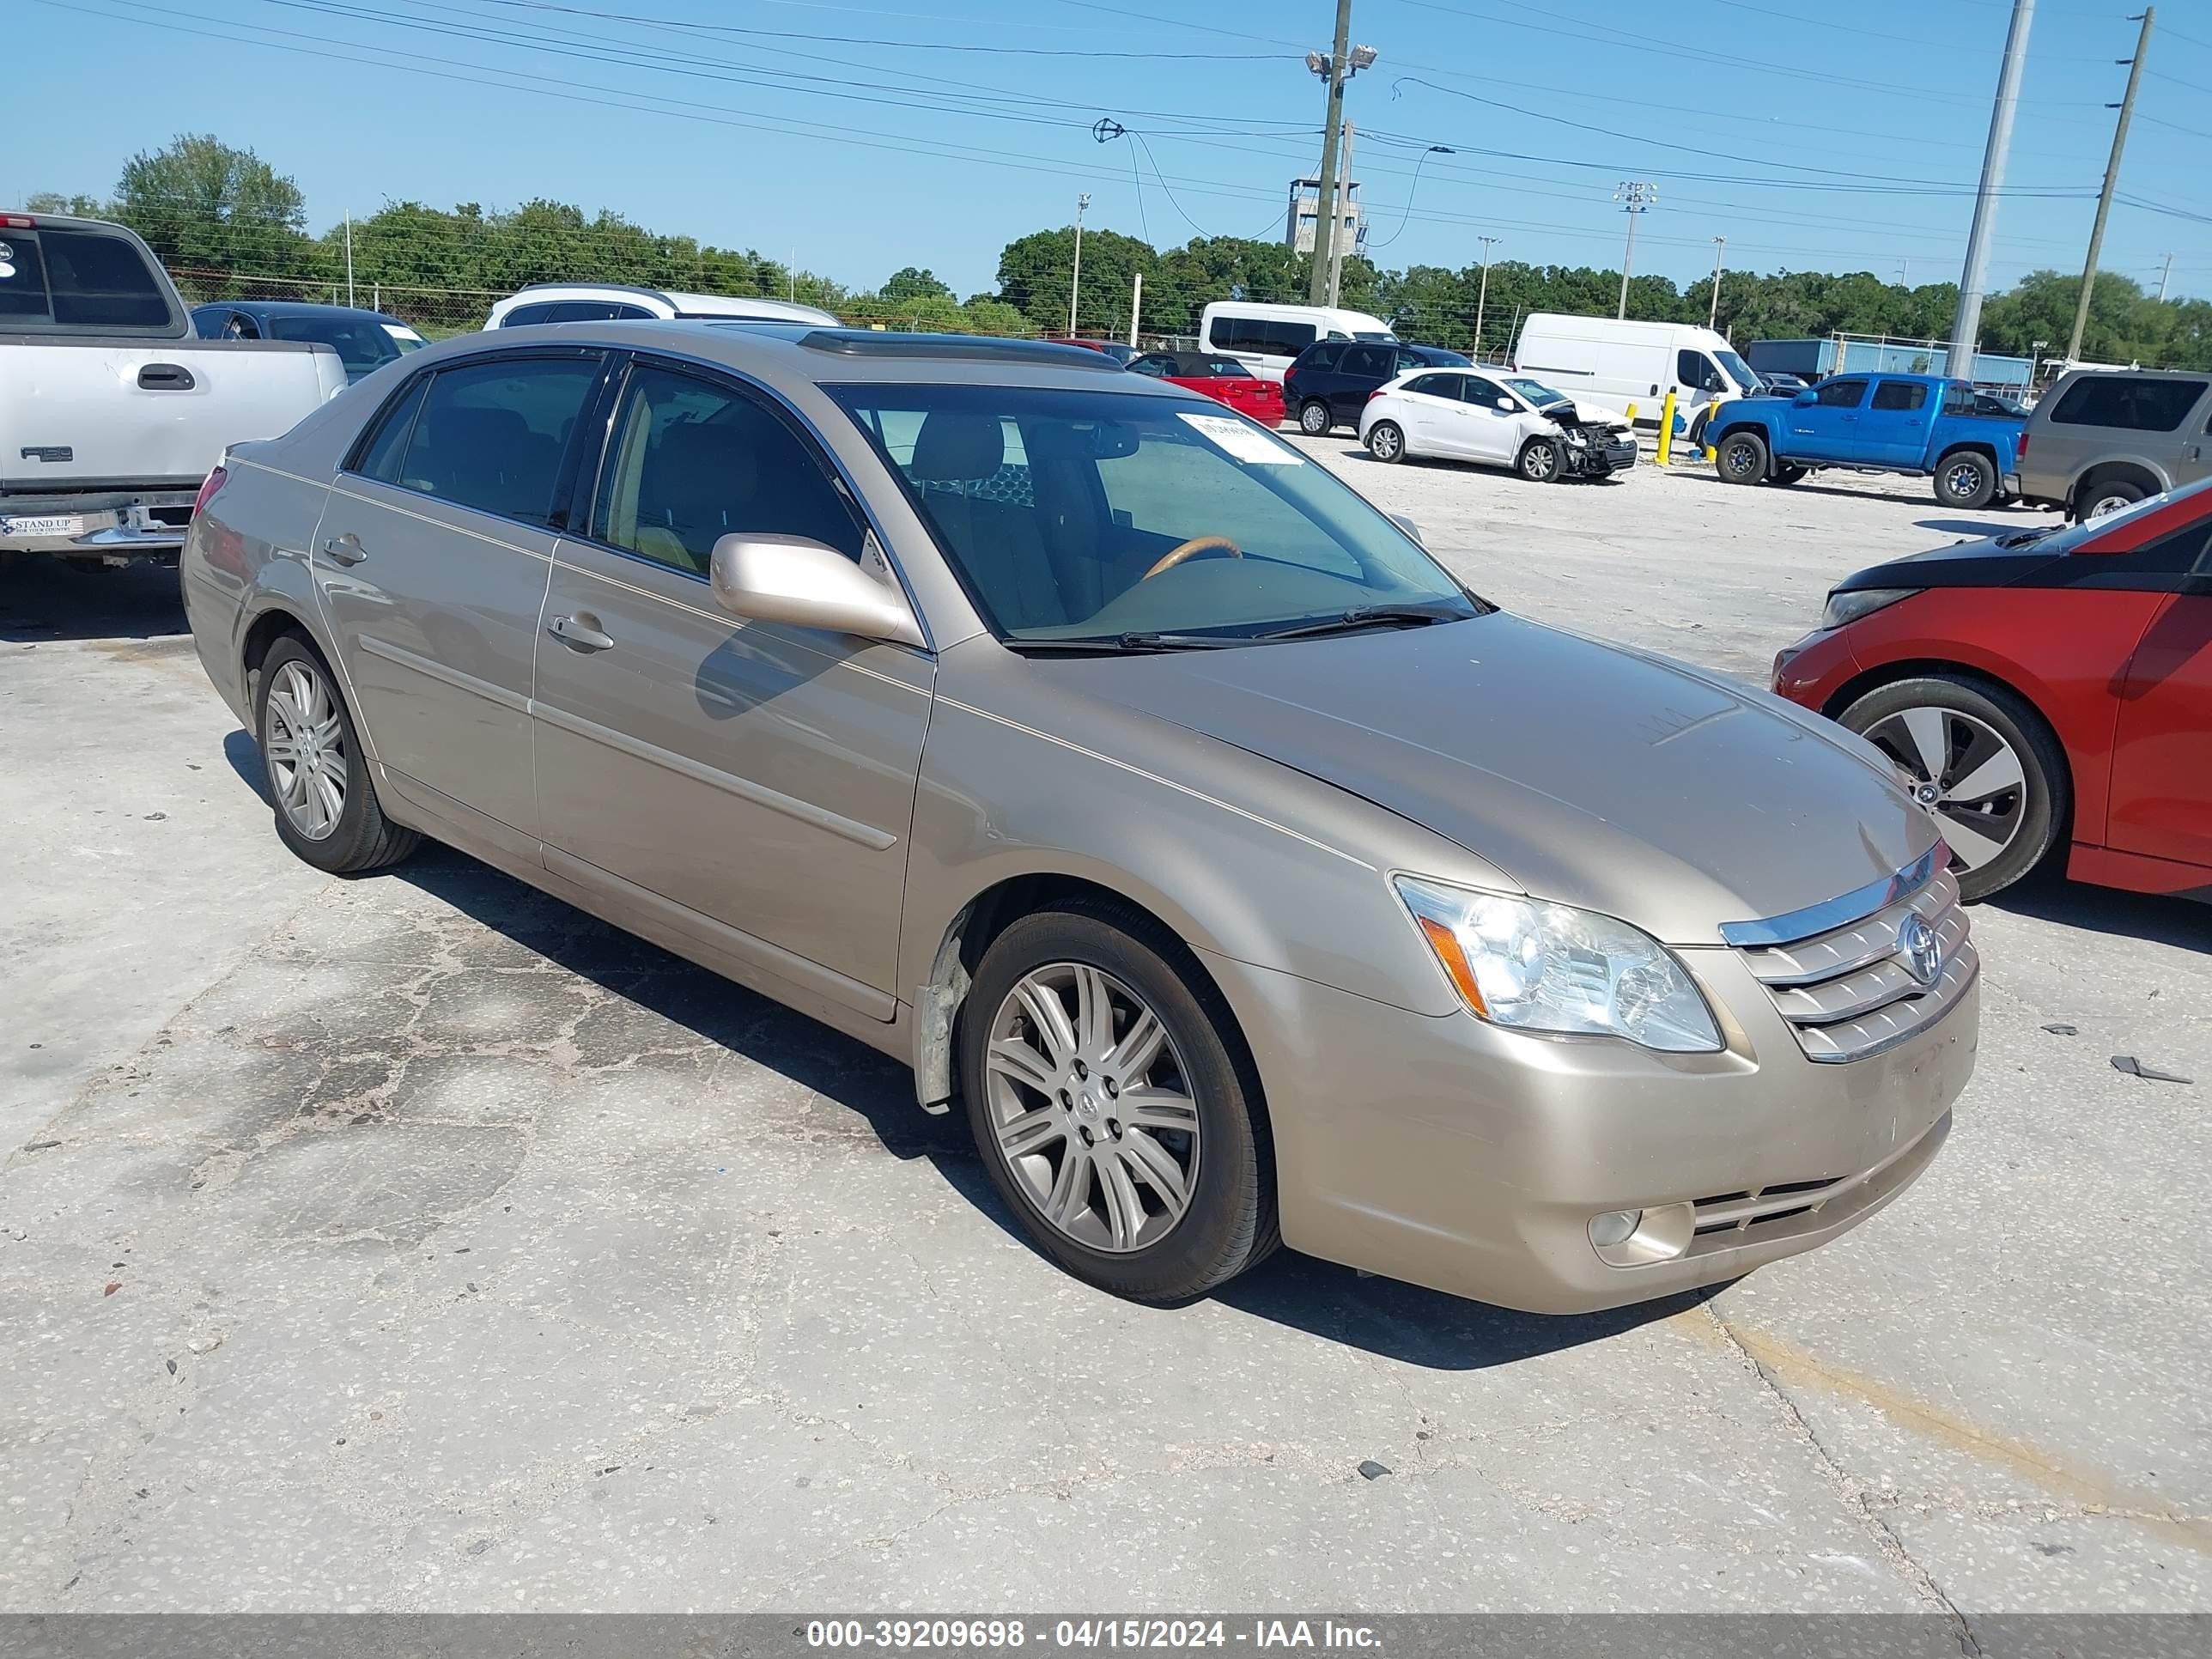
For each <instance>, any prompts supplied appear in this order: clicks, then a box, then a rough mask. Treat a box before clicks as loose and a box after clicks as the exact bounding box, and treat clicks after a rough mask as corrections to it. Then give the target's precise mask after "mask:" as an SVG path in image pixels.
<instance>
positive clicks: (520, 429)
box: [392, 355, 599, 528]
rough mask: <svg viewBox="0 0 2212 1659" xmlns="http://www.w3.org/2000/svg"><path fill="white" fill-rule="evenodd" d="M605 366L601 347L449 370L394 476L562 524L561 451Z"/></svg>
mask: <svg viewBox="0 0 2212 1659" xmlns="http://www.w3.org/2000/svg"><path fill="white" fill-rule="evenodd" d="M598 378H599V357H598V356H596V355H593V356H580V357H505V356H501V357H493V358H485V359H478V360H477V361H475V362H465V363H461V364H458V365H456V366H455V367H453V368H448V369H443V370H441V371H440V372H439V373H438V374H436V375H435V376H433V377H432V379H431V380H430V384H429V389H428V392H426V393H425V394H424V396H423V398H422V407H421V410H419V412H418V413H417V414H416V418H415V422H414V426H413V429H412V431H411V432H410V435H409V438H408V442H407V448H406V453H405V455H404V459H402V460H401V461H400V462H399V471H398V476H397V477H394V478H393V479H392V482H393V483H398V484H399V485H400V486H401V487H402V488H404V489H415V490H420V491H421V492H422V494H424V495H435V496H436V497H437V498H438V499H439V500H440V501H451V502H453V504H454V505H455V506H457V507H474V508H475V509H477V511H478V512H481V513H496V514H498V515H499V516H500V517H501V518H503V519H517V520H521V521H522V522H523V523H525V524H533V525H538V526H545V527H548V528H557V527H558V526H555V525H554V524H553V507H554V492H555V489H556V484H557V483H558V481H559V477H560V473H561V458H562V454H563V453H564V452H565V451H566V449H567V447H568V440H569V437H570V435H572V434H573V433H574V430H575V426H576V422H577V419H578V417H579V416H581V415H582V413H583V411H584V400H585V399H586V398H588V397H589V396H590V395H591V392H592V384H593V382H594V381H596V380H598Z"/></svg>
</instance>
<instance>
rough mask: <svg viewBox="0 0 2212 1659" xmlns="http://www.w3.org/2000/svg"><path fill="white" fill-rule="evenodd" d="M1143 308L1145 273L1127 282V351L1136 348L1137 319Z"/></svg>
mask: <svg viewBox="0 0 2212 1659" xmlns="http://www.w3.org/2000/svg"><path fill="white" fill-rule="evenodd" d="M1144 308H1145V273H1144V272H1143V271H1141V270H1140V271H1138V272H1136V273H1135V274H1134V275H1133V276H1132V277H1131V278H1130V282H1129V349H1131V350H1132V351H1133V350H1135V349H1136V346H1137V318H1138V315H1139V313H1141V312H1142V311H1143V310H1144Z"/></svg>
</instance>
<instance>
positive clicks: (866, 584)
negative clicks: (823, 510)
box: [708, 535, 922, 645]
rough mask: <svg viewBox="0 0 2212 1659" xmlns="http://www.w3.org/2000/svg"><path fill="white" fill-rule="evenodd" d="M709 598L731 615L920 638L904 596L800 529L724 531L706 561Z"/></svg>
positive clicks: (901, 640)
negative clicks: (779, 533)
mask: <svg viewBox="0 0 2212 1659" xmlns="http://www.w3.org/2000/svg"><path fill="white" fill-rule="evenodd" d="M708 580H710V581H711V582H712V583H713V585H714V599H715V602H716V603H717V604H719V605H720V606H721V607H722V609H723V610H725V611H728V612H729V613H730V614H731V615H732V616H733V617H744V618H745V619H746V620H748V621H750V622H766V623H786V624H788V625H789V626H792V627H794V628H819V629H823V630H824V631H825V632H828V633H833V634H854V635H859V636H860V638H862V639H864V640H881V641H887V642H890V643H895V644H898V645H920V644H921V642H922V641H921V626H920V625H919V624H918V623H916V622H915V619H914V612H913V611H912V610H911V609H910V608H909V607H908V605H907V602H906V596H905V595H904V594H903V593H901V592H898V591H897V590H896V589H895V588H891V587H887V586H884V584H883V583H881V582H879V581H877V580H875V579H874V578H873V577H872V576H870V575H869V574H867V573H866V571H864V570H862V569H861V568H860V566H858V565H856V564H854V562H852V561H851V560H850V559H848V558H847V557H846V556H844V555H843V554H842V553H840V552H839V551H838V550H836V548H834V547H827V546H824V545H823V544H822V543H820V542H816V541H809V540H807V539H806V538H805V537H804V536H763V535H735V536H725V537H723V538H721V540H720V541H718V542H716V543H715V544H714V554H713V556H712V558H711V559H710V561H709V563H708Z"/></svg>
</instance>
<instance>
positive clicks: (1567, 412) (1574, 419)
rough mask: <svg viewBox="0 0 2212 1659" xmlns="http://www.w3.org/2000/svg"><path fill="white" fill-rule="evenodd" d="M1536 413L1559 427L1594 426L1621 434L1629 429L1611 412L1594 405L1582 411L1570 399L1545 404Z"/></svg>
mask: <svg viewBox="0 0 2212 1659" xmlns="http://www.w3.org/2000/svg"><path fill="white" fill-rule="evenodd" d="M1536 412H1537V413H1538V414H1539V415H1541V416H1544V418H1545V419H1547V420H1549V421H1556V422H1558V423H1559V425H1561V426H1594V427H1601V428H1606V429H1607V430H1616V431H1621V432H1626V431H1627V430H1628V429H1629V426H1628V422H1626V421H1624V420H1622V419H1621V418H1620V416H1618V415H1616V414H1614V413H1613V411H1612V410H1609V409H1599V408H1597V407H1595V405H1593V406H1592V407H1590V408H1589V409H1584V408H1583V406H1582V405H1581V404H1577V403H1576V402H1574V401H1573V400H1571V399H1570V400H1569V401H1567V402H1565V403H1563V404H1544V405H1543V406H1542V407H1541V408H1540V409H1539V410H1537V411H1536Z"/></svg>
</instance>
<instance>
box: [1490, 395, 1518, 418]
mask: <svg viewBox="0 0 2212 1659" xmlns="http://www.w3.org/2000/svg"><path fill="white" fill-rule="evenodd" d="M1491 401H1492V402H1493V403H1494V404H1497V405H1498V408H1500V409H1502V410H1504V411H1505V412H1506V413H1507V414H1508V415H1510V414H1511V413H1512V412H1513V399H1512V398H1492V400H1491Z"/></svg>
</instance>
